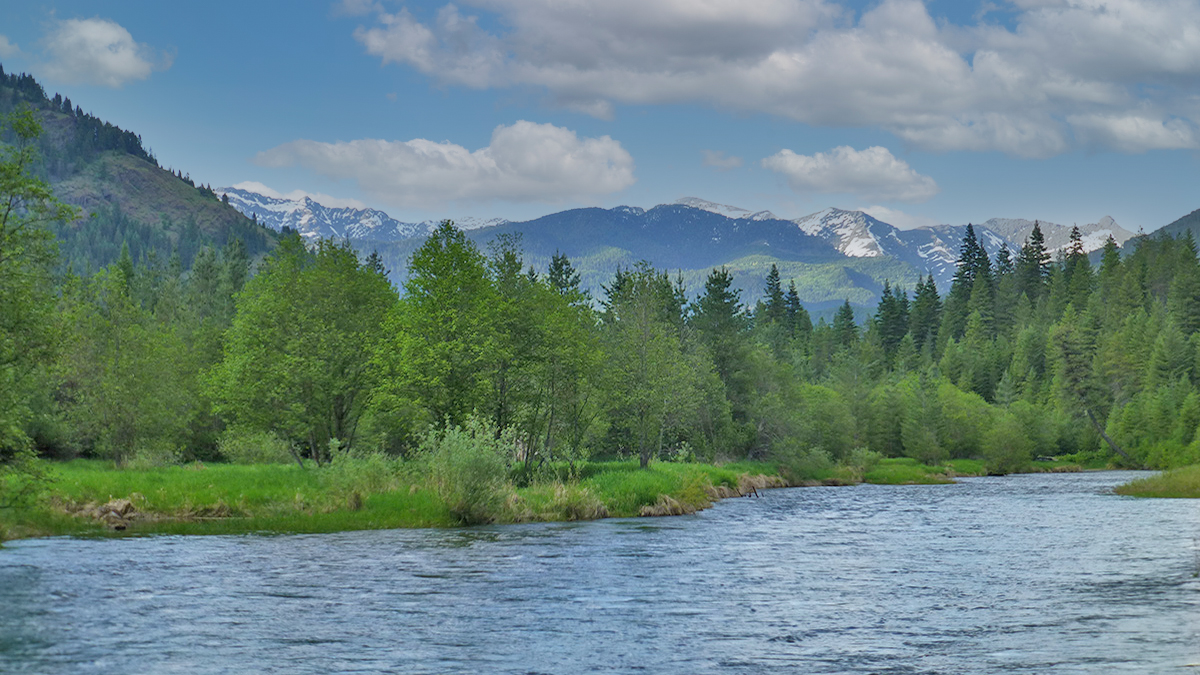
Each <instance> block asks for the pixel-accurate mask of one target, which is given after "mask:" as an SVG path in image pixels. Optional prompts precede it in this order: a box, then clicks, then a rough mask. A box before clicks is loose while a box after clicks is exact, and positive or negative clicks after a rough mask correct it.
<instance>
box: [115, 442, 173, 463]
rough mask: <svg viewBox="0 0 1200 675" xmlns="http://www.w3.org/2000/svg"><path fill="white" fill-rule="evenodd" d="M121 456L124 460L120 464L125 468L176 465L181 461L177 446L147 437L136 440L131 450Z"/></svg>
mask: <svg viewBox="0 0 1200 675" xmlns="http://www.w3.org/2000/svg"><path fill="white" fill-rule="evenodd" d="M118 456H121V455H118ZM123 456H124V458H125V461H124V462H123V464H122V465H123V466H124V467H125V468H127V469H157V468H159V467H163V466H176V465H178V464H180V463H181V462H182V461H183V453H182V452H180V451H179V448H177V447H174V446H172V445H168V444H165V443H162V442H156V441H152V440H149V439H145V440H141V441H138V442H137V443H136V444H134V446H133V449H132V451H130V452H129V453H128V454H124V455H123Z"/></svg>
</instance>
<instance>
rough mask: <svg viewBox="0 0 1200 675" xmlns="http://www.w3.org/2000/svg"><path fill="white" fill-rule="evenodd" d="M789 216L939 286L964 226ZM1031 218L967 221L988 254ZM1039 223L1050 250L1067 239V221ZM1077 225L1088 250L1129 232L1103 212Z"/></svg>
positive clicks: (839, 213) (1014, 246)
mask: <svg viewBox="0 0 1200 675" xmlns="http://www.w3.org/2000/svg"><path fill="white" fill-rule="evenodd" d="M792 222H794V223H796V225H797V226H799V228H800V229H801V230H803V231H804V232H805V233H806V234H810V235H813V236H815V237H820V238H821V239H824V240H825V241H827V242H829V243H830V244H832V245H833V246H834V247H835V248H837V250H838V251H840V252H841V253H842V254H843V255H845V256H848V257H851V258H872V257H878V256H888V257H892V258H897V259H899V260H903V261H904V262H907V263H909V264H910V265H912V266H914V267H916V268H917V269H918V270H921V271H927V272H928V273H930V274H933V278H934V279H935V280H936V281H937V282H938V284H939V285H943V286H945V285H949V283H950V280H951V279H953V277H954V271H955V268H956V267H957V264H958V254H959V249H960V248H961V247H962V239H963V237H964V236H966V230H967V227H966V225H935V226H932V227H918V228H915V229H911V230H901V229H898V228H896V227H894V226H892V225H890V224H888V223H885V222H883V221H881V220H878V219H876V218H873V217H871V216H870V215H868V214H866V213H863V212H862V211H843V210H841V209H825V210H824V211H818V212H817V213H814V214H812V215H808V216H804V217H803V218H797V219H796V220H794V221H792ZM1033 224H1034V221H1032V220H1019V219H1010V218H993V219H991V220H989V221H987V222H984V223H982V224H978V225H974V226H973V227H974V230H975V236H976V237H978V239H979V241H980V243H982V244H983V247H984V249H985V250H986V251H987V252H988V255H989V256H991V257H992V258H993V259H994V258H995V256H996V254H997V253H999V252H1000V249H1001V248H1002V247H1005V246H1007V247H1008V249H1009V251H1010V252H1012V254H1013V255H1015V254H1016V252H1017V251H1018V250H1020V248H1021V246H1022V245H1023V244H1024V243H1025V240H1026V238H1028V237H1029V234H1030V233H1031V232H1033ZM1040 225H1041V229H1042V234H1043V235H1045V238H1046V247H1047V248H1048V249H1049V250H1050V252H1051V253H1053V252H1055V251H1057V250H1059V249H1062V248H1065V247H1066V246H1067V245H1068V244H1069V243H1070V236H1071V228H1070V227H1067V226H1065V225H1058V224H1056V223H1050V222H1041V223H1040ZM1079 231H1080V233H1081V234H1083V247H1084V250H1086V251H1088V252H1091V251H1095V250H1097V249H1099V248H1101V247H1103V246H1104V241H1105V240H1106V239H1107V238H1108V237H1109V236H1112V238H1113V239H1115V240H1116V242H1117V243H1118V244H1122V243H1124V242H1125V241H1126V240H1127V239H1129V238H1130V237H1132V236H1133V233H1131V232H1129V231H1128V230H1126V229H1124V228H1122V227H1121V226H1120V225H1117V223H1116V222H1115V221H1114V220H1113V219H1112V218H1110V217H1108V216H1105V217H1104V218H1101V219H1100V222H1098V223H1092V224H1090V225H1084V226H1081V227H1080V228H1079Z"/></svg>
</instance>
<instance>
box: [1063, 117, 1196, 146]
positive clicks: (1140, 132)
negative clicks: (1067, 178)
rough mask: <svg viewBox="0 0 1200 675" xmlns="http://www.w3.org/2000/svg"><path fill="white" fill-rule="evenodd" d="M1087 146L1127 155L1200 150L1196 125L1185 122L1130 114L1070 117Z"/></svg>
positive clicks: (1079, 136)
mask: <svg viewBox="0 0 1200 675" xmlns="http://www.w3.org/2000/svg"><path fill="white" fill-rule="evenodd" d="M1068 120H1069V121H1070V123H1071V127H1072V128H1073V129H1074V130H1075V135H1076V137H1077V138H1079V139H1080V140H1081V141H1083V142H1084V143H1087V144H1089V145H1097V146H1103V147H1110V148H1116V149H1117V150H1121V151H1123V152H1130V153H1134V152H1143V151H1145V150H1180V149H1195V148H1197V147H1200V145H1198V144H1197V140H1196V131H1195V127H1194V125H1192V124H1190V123H1188V122H1186V121H1184V120H1181V119H1173V120H1167V121H1163V120H1162V119H1161V118H1159V117H1151V116H1142V115H1136V114H1130V115H1074V116H1071V117H1069V118H1068Z"/></svg>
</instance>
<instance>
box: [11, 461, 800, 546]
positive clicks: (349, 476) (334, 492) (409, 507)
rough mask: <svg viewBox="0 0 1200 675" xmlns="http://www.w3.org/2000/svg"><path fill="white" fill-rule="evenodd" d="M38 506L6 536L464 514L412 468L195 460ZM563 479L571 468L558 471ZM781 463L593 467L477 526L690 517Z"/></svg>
mask: <svg viewBox="0 0 1200 675" xmlns="http://www.w3.org/2000/svg"><path fill="white" fill-rule="evenodd" d="M53 474H54V482H53V483H52V484H51V487H50V489H49V491H48V494H47V495H46V496H45V497H44V498H43V499H42V500H41V501H40V502H39V504H38V505H36V506H34V507H31V508H26V509H5V510H2V511H0V535H3V536H4V537H5V538H9V539H13V538H22V537H31V536H49V535H91V534H105V533H109V532H114V527H120V528H123V529H121V530H120V532H123V533H134V534H229V533H247V532H334V531H342V530H357V529H388V528H406V527H444V526H453V525H457V524H460V523H461V522H462V518H461V517H459V516H458V515H456V513H455V510H454V509H453V508H452V505H451V504H448V500H447V498H446V497H445V495H444V494H442V493H441V492H439V490H438V489H437V487H436V486H435V485H433V484H431V482H430V481H429V480H427V479H426V478H425V477H423V476H419V475H417V474H416V473H414V471H413V470H412V468H411V467H410V466H408V465H406V463H404V462H402V461H399V460H391V459H386V458H382V457H375V458H370V459H366V460H361V459H347V460H343V461H342V462H340V463H335V464H334V465H332V466H328V467H322V468H319V469H318V468H316V467H311V466H310V467H308V468H303V469H302V468H300V467H299V466H296V465H294V464H291V465H285V464H279V465H233V464H189V465H185V466H168V467H155V468H145V469H130V468H117V467H116V466H114V465H113V464H112V463H111V462H100V461H89V460H76V461H72V462H65V463H60V464H55V465H54V468H53ZM562 474H563V476H562V478H564V479H565V478H567V477H568V476H567V474H568V471H567V470H566V467H562ZM784 483H785V482H784V481H783V479H782V478H781V477H780V476H779V473H778V471H777V470H776V469H775V467H774V466H772V465H770V464H767V463H761V462H738V463H732V464H726V465H722V466H713V465H708V464H685V463H667V462H656V463H653V464H652V465H651V466H650V468H648V469H646V470H642V469H640V468H639V467H638V464H637V462H636V461H620V462H593V463H587V464H584V465H582V466H580V467H578V468H577V471H576V473H575V475H574V476H573V477H572V478H571V479H570V480H563V479H560V478H558V477H557V476H555V475H554V474H550V475H549V476H548V477H547V479H546V480H543V481H540V482H538V483H537V484H535V485H533V486H530V487H523V488H513V487H512V486H511V485H504V486H501V488H500V490H499V492H498V494H497V495H494V496H495V497H498V498H496V499H492V500H490V501H488V502H487V508H488V509H489V510H488V512H487V513H485V514H483V517H482V518H479V520H483V521H492V522H500V523H512V522H532V521H561V520H585V519H594V518H600V517H607V516H616V517H623V516H637V515H643V514H645V515H660V514H661V515H668V514H676V513H691V512H694V511H696V510H699V509H703V508H705V507H707V506H709V505H710V504H711V503H712V502H713V501H714V500H716V499H719V498H721V497H723V496H733V495H736V494H738V492H739V490H748V489H749V488H750V487H764V486H766V485H768V484H774V485H783V484H784Z"/></svg>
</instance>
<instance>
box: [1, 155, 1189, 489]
mask: <svg viewBox="0 0 1200 675" xmlns="http://www.w3.org/2000/svg"><path fill="white" fill-rule="evenodd" d="M13 152H17V151H13ZM19 152H26V150H24V149H22V150H20V151H19ZM20 157H23V155H19V154H10V157H9V161H8V162H7V163H5V164H4V166H5V171H9V169H10V168H12V166H14V165H13V162H14V161H16V160H17V159H20ZM14 171H15V173H13V174H12V175H14V176H18V177H19V176H20V175H21V174H20V171H19V170H14ZM5 175H6V176H7V175H9V174H7V173H6V174H5ZM22 180H23V181H24V182H21V181H22ZM14 181H15V182H13V183H5V184H4V185H3V186H0V187H2V188H3V189H4V190H6V192H4V193H3V194H6V195H8V194H17V193H18V192H19V190H17V192H13V190H14V189H15V188H14V186H15V187H16V188H20V189H26V190H34V191H35V193H36V194H34V193H30V194H32V195H33V196H28V195H27V196H25V197H22V199H25V200H26V201H25V203H26V204H27V205H33V206H26V207H25V210H24V211H18V212H19V213H24V214H25V215H24V216H22V217H21V218H18V219H17V220H20V222H21V223H23V225H22V226H21V228H20V229H21V231H22V232H23V233H24V234H21V235H19V236H30V235H29V233H31V232H37V233H39V234H37V237H38V238H37V239H36V242H40V243H38V244H37V247H32V248H29V247H27V248H28V250H34V249H36V250H38V251H42V252H41V253H39V254H38V257H37V258H36V260H35V259H34V258H28V259H27V260H26V261H25V262H21V263H13V262H11V261H12V260H13V258H11V257H6V258H2V259H0V263H2V264H10V265H11V264H17V265H23V266H24V267H20V268H19V269H20V270H21V271H20V273H17V272H12V273H9V272H5V271H4V270H5V269H7V268H2V267H0V273H2V274H3V275H6V276H0V285H3V289H4V293H5V295H4V296H3V298H2V299H0V301H2V302H3V303H4V308H5V312H4V314H3V316H5V317H18V318H19V321H16V322H11V323H9V324H5V325H4V327H3V331H4V333H3V336H4V343H3V345H0V346H2V347H3V351H0V356H4V357H5V360H4V361H3V362H0V363H2V364H3V365H2V367H3V370H2V371H0V373H3V375H4V377H5V378H6V380H5V385H6V386H5V387H4V388H3V391H5V392H7V394H8V395H7V396H6V398H5V400H4V401H0V404H2V406H3V407H2V408H0V420H2V421H3V424H2V425H0V431H2V432H3V434H2V435H0V444H2V445H3V447H4V448H5V452H6V453H7V455H6V456H7V457H9V458H12V457H15V456H16V454H17V453H18V451H21V450H22V449H25V451H28V449H29V448H35V449H36V450H37V451H38V452H40V453H41V454H42V455H44V456H53V457H74V456H90V457H104V458H111V459H115V460H118V461H120V462H130V461H138V462H154V463H162V462H179V461H190V460H196V459H200V460H206V461H208V460H221V459H234V458H236V457H235V452H234V450H235V449H236V448H238V447H243V448H244V447H245V446H246V445H247V444H266V445H270V446H271V447H277V448H280V449H281V452H283V453H286V454H285V455H283V456H285V457H290V458H291V460H293V461H299V462H300V463H302V464H304V463H317V464H325V463H329V462H336V461H337V460H338V457H340V456H341V453H343V452H345V451H347V450H348V449H359V450H373V451H380V452H386V453H391V454H397V455H405V454H408V453H411V452H413V451H414V449H415V448H417V447H419V446H420V443H421V440H422V439H423V438H424V437H425V436H426V435H427V434H428V433H429V432H430V431H435V432H436V431H438V430H447V429H455V428H467V427H472V425H478V424H479V423H481V422H483V423H486V427H487V428H489V429H493V430H495V432H496V433H497V434H504V435H505V438H511V439H513V440H512V444H513V448H512V452H511V457H510V461H511V463H512V467H513V470H514V471H515V472H516V473H517V474H518V475H521V476H525V477H526V478H528V479H532V477H533V476H535V475H537V472H538V470H539V469H540V468H541V467H543V466H546V465H547V464H554V463H562V462H566V463H577V462H580V461H583V460H587V459H590V458H599V457H616V456H630V457H637V458H638V459H639V460H640V462H641V464H642V465H643V466H645V465H647V464H648V463H649V462H650V461H651V460H653V459H655V458H659V459H667V460H671V459H699V460H704V461H715V460H722V459H738V458H753V459H767V460H772V461H776V462H779V463H780V464H782V465H785V466H786V467H788V470H789V471H792V472H793V473H794V474H795V475H797V476H803V475H809V474H816V473H819V472H820V471H821V470H823V469H827V468H828V467H830V466H832V465H833V464H835V463H839V462H841V463H855V462H861V461H862V458H863V456H864V455H868V454H870V453H877V454H878V455H882V456H890V457H896V456H906V457H912V458H915V459H918V460H920V461H921V462H925V463H929V464H937V463H940V462H943V461H945V460H947V459H951V458H962V457H973V458H981V459H983V460H984V461H985V463H986V465H987V467H988V469H989V470H990V471H993V472H997V473H1003V472H1009V471H1013V470H1018V469H1020V468H1021V467H1022V466H1024V465H1026V464H1027V463H1028V462H1029V461H1030V460H1031V459H1032V458H1034V457H1038V456H1061V455H1068V454H1070V455H1079V454H1080V453H1082V454H1084V455H1088V454H1092V455H1104V456H1109V455H1111V456H1112V457H1113V458H1115V461H1117V462H1119V463H1121V464H1123V465H1126V466H1152V467H1167V466H1175V465H1179V464H1186V463H1196V462H1198V461H1200V439H1197V437H1196V429H1197V426H1200V390H1198V389H1197V385H1198V384H1200V367H1198V359H1200V337H1197V332H1198V331H1200V263H1198V261H1197V251H1196V246H1195V243H1194V242H1193V241H1192V239H1191V238H1190V236H1188V235H1185V236H1184V237H1181V238H1172V237H1170V236H1166V235H1163V236H1156V237H1141V238H1138V239H1136V240H1134V242H1133V244H1132V245H1131V246H1130V247H1129V249H1130V250H1128V251H1127V252H1126V253H1125V254H1124V255H1122V252H1121V251H1120V249H1119V248H1118V247H1117V245H1116V243H1115V242H1114V241H1112V240H1111V239H1110V240H1109V241H1108V242H1106V244H1105V247H1104V249H1103V251H1102V253H1101V255H1100V256H1099V258H1098V262H1097V263H1096V264H1093V262H1092V261H1091V260H1090V259H1089V257H1088V255H1087V254H1086V252H1085V251H1084V248H1083V244H1082V239H1081V237H1080V235H1079V233H1078V231H1075V232H1073V233H1072V237H1071V243H1070V245H1069V246H1068V247H1067V248H1066V249H1064V250H1063V251H1061V252H1059V253H1058V254H1057V256H1054V255H1051V253H1050V252H1049V251H1048V250H1047V248H1046V245H1045V242H1044V239H1043V238H1042V236H1041V231H1040V229H1039V228H1037V227H1035V228H1034V230H1033V233H1032V234H1031V235H1030V237H1029V239H1028V240H1027V241H1026V243H1025V244H1024V246H1022V247H1021V248H1020V249H1019V250H1017V251H1009V250H1007V249H1002V250H1001V251H1000V253H999V254H998V255H997V256H996V258H995V259H994V260H993V259H990V258H989V256H988V255H987V253H986V252H985V251H984V250H983V247H982V246H981V245H980V243H979V241H978V240H977V239H976V237H975V234H974V231H973V229H972V228H971V227H968V228H967V231H966V235H965V237H964V240H963V242H962V249H961V255H960V261H959V266H958V270H957V273H956V275H955V277H954V280H953V282H952V284H951V287H950V288H949V289H948V291H947V292H946V293H945V294H944V295H943V294H941V293H940V292H939V289H938V288H937V286H936V284H935V283H934V281H933V279H932V277H931V276H930V277H927V278H925V279H923V280H922V281H921V282H920V283H918V284H917V286H916V288H914V289H913V291H912V293H911V294H910V293H909V291H908V290H907V289H903V288H895V287H892V286H891V285H890V284H885V287H884V289H883V292H882V294H881V297H880V300H879V302H878V305H877V307H876V309H875V311H874V313H873V315H872V316H871V317H870V318H869V319H868V320H867V321H866V322H865V323H864V324H861V325H860V324H859V323H857V322H856V321H855V317H854V310H853V308H852V307H851V306H850V304H849V303H848V302H847V303H845V304H843V305H842V307H841V308H840V309H839V311H838V312H837V313H836V314H835V316H834V317H833V318H832V320H831V321H829V322H826V321H825V320H823V319H822V320H819V321H817V322H816V323H815V325H814V323H813V322H812V320H811V318H810V317H809V315H808V313H807V311H806V310H805V308H804V306H803V305H802V304H801V303H800V301H799V296H798V293H797V291H796V288H795V285H794V283H790V282H787V281H786V280H784V279H782V278H781V275H780V274H779V272H778V270H777V269H774V268H773V269H772V270H771V273H770V274H768V275H767V277H766V280H765V288H764V293H763V299H762V300H761V301H759V302H757V303H756V304H755V305H754V306H752V307H748V306H746V305H745V304H744V303H743V302H742V300H741V294H740V291H739V290H738V289H737V288H736V287H734V285H733V280H732V277H731V275H730V274H729V273H728V272H727V271H726V270H724V269H714V270H712V271H711V272H710V273H709V275H708V277H707V279H706V280H705V283H704V287H703V288H702V289H698V290H697V291H696V292H693V291H692V290H690V289H688V288H687V287H686V286H685V284H684V283H683V280H682V279H681V278H680V277H679V276H678V275H676V276H674V277H672V275H671V274H670V273H669V272H668V271H664V270H658V269H655V268H654V267H653V266H652V265H650V264H648V263H639V264H637V265H635V266H633V267H630V268H623V269H619V270H618V271H617V272H616V274H615V275H614V276H613V278H612V279H611V280H610V281H609V282H608V283H607V284H605V285H604V286H603V292H602V293H601V294H600V297H596V298H593V297H591V296H590V295H589V294H588V293H587V292H585V291H584V290H582V288H581V285H580V279H579V274H578V273H577V272H576V270H575V269H574V268H573V266H572V265H571V262H570V260H568V259H567V258H566V257H565V256H562V255H556V256H554V257H553V259H552V261H551V262H550V264H549V266H548V267H547V268H546V269H545V270H544V271H539V270H536V269H534V268H532V267H530V266H528V265H527V264H526V263H525V261H524V259H523V255H522V251H521V243H520V238H519V237H518V236H504V237H498V238H497V239H496V240H494V241H493V242H491V244H489V245H488V246H487V248H486V250H480V249H479V248H478V247H477V246H476V245H475V244H474V243H472V242H471V241H470V240H469V239H468V238H467V237H466V236H465V235H464V234H463V232H462V231H460V230H458V229H456V228H455V227H454V226H453V224H452V223H450V222H449V221H447V222H444V223H443V224H442V225H441V226H440V227H439V228H438V229H437V230H436V231H435V232H434V233H433V234H432V235H431V236H430V237H429V239H428V240H427V241H426V242H425V243H424V244H423V245H422V246H421V247H420V248H419V249H418V250H417V251H416V252H415V253H414V254H413V255H412V257H411V259H410V261H409V276H408V279H407V281H406V282H405V284H404V286H403V288H402V289H397V288H395V287H393V286H392V285H391V284H390V283H389V281H388V279H387V275H386V270H385V269H384V266H383V263H382V261H381V260H380V258H379V256H377V255H372V256H369V257H367V258H366V259H360V257H359V256H358V255H357V254H356V253H355V252H354V250H353V249H352V248H351V247H350V246H349V244H347V243H339V242H334V241H320V242H317V243H316V244H315V245H314V246H309V245H306V244H305V243H304V242H303V241H302V240H301V239H300V238H299V237H298V236H296V235H294V234H292V235H289V236H285V237H283V238H282V239H281V241H280V243H279V245H278V247H277V248H276V249H275V250H274V251H273V252H271V253H270V254H269V255H268V256H267V257H266V258H265V259H263V260H262V261H261V263H259V264H258V265H257V267H256V268H255V266H254V265H252V261H251V257H250V256H249V255H247V252H246V248H245V246H244V245H242V243H241V242H240V240H238V239H231V240H230V241H229V242H228V243H227V244H226V245H225V246H223V247H222V248H220V249H219V250H218V249H214V248H212V247H204V248H201V249H200V250H199V251H198V252H197V253H196V254H195V256H194V260H193V262H192V264H191V265H186V266H185V265H184V264H183V261H182V260H181V258H180V257H179V256H178V255H173V256H171V257H170V258H168V259H166V260H163V259H161V258H159V257H157V256H154V255H151V254H149V253H148V254H146V255H142V256H140V257H135V256H134V255H132V254H131V253H130V250H129V248H128V247H127V246H126V247H124V248H123V250H122V252H121V255H120V257H119V259H118V260H117V262H115V263H113V264H112V265H109V266H108V267H106V268H104V269H101V270H99V271H97V272H95V273H94V274H90V275H86V274H85V275H80V274H76V273H74V272H68V273H66V274H63V275H61V276H59V277H57V278H56V279H53V280H52V282H51V269H52V265H53V255H52V254H51V253H50V251H51V248H50V247H51V245H52V242H51V241H50V238H49V237H48V235H47V234H46V232H47V231H48V230H47V227H48V225H43V226H40V227H35V226H33V225H32V223H34V220H37V219H38V218H40V221H45V222H46V223H48V222H50V221H52V220H54V219H55V218H59V219H61V218H62V217H63V215H64V214H63V213H62V212H61V207H59V206H58V205H57V203H56V202H55V201H54V200H53V198H52V196H51V195H49V193H48V191H47V188H45V185H44V183H40V182H39V181H37V180H36V179H33V178H29V177H28V176H26V177H25V178H23V179H20V180H18V179H17V178H14ZM39 190H40V192H38V191H39ZM39 200H40V201H39ZM37 204H41V206H36V205H37ZM34 206H36V208H34ZM38 208H41V209H42V211H38V210H37V209H38ZM47 209H49V210H47ZM55 209H60V210H59V211H55ZM39 213H40V214H42V215H40V216H38V215H37V214H39ZM34 216H37V218H34ZM31 218H33V219H34V220H31ZM40 221H39V222H40ZM14 222H16V221H14ZM5 227H6V228H8V229H6V230H5V232H10V231H11V230H12V229H13V228H12V227H11V226H9V225H8V224H7V223H6V225H5ZM5 236H6V237H16V236H18V235H16V234H12V233H11V232H10V233H9V234H6V235H5ZM8 241H14V239H11V238H10V239H8V240H6V242H8ZM30 241H34V240H30ZM6 246H8V248H6V249H5V250H6V251H10V250H13V249H12V248H11V244H8V243H6ZM38 247H40V248H38ZM13 269H18V268H13ZM31 270H32V271H33V272H36V275H33V276H31V274H32V272H31ZM37 275H41V277H40V278H42V279H44V280H45V281H47V283H45V284H43V285H39V284H32V285H30V283H26V282H25V281H20V280H21V279H33V278H35V277H36V276H37ZM22 284H25V285H22ZM39 289H50V290H49V291H44V290H39ZM35 335H36V340H35V339H34V336H35ZM35 344H36V345H41V347H39V348H38V349H27V348H26V347H28V346H30V345H35ZM18 345H19V346H20V347H22V348H20V349H19V348H18V347H17V346H18ZM472 428H475V427H472Z"/></svg>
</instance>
